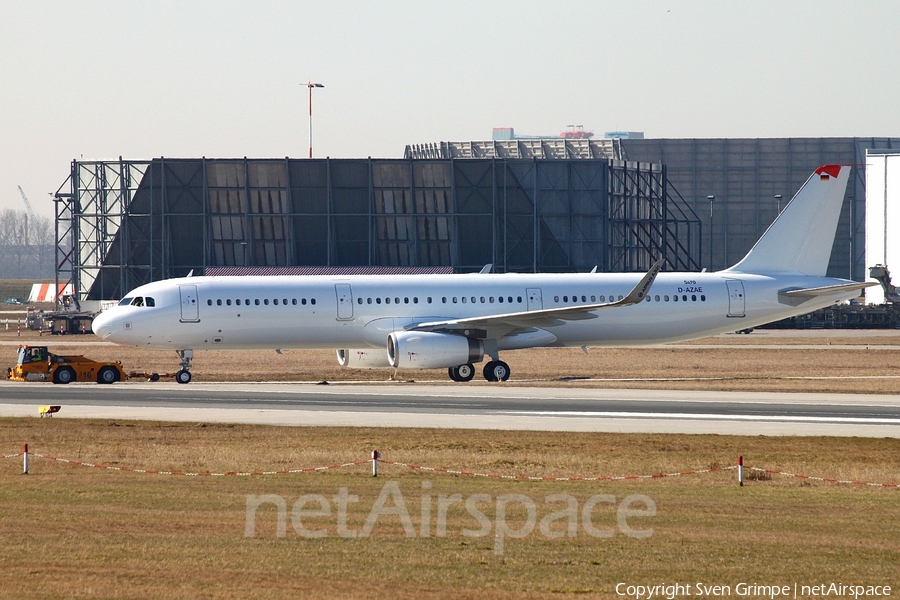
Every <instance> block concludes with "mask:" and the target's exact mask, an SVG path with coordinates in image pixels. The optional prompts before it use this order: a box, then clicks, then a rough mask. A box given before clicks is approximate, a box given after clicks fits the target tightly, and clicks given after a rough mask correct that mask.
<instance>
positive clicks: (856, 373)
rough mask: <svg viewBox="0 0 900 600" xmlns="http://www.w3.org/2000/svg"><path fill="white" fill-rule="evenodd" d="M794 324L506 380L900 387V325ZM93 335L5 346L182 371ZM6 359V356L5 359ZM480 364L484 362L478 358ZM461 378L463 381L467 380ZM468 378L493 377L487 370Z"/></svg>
mask: <svg viewBox="0 0 900 600" xmlns="http://www.w3.org/2000/svg"><path fill="white" fill-rule="evenodd" d="M808 333H809V332H805V333H797V332H794V333H793V334H792V333H790V332H777V331H762V330H758V331H756V332H754V333H753V334H751V335H726V336H716V337H713V338H705V339H702V340H697V341H696V342H694V343H689V344H680V345H676V346H657V347H649V348H593V349H591V350H590V351H589V353H588V354H587V355H585V354H584V353H583V352H582V351H581V350H580V349H575V348H536V349H531V350H515V351H510V352H505V353H504V354H503V359H504V360H506V361H507V362H508V363H509V364H510V366H511V368H512V379H511V380H510V381H509V382H507V385H541V386H554V387H603V388H613V387H619V388H665V389H700V390H757V391H787V392H790V391H804V392H852V393H873V394H879V393H880V394H898V393H900V331H897V332H895V331H881V332H877V335H876V334H875V332H858V334H856V333H855V334H853V335H846V334H841V333H840V332H826V331H823V332H817V333H816V334H815V335H809V334H808ZM96 340H97V338H96V337H94V336H92V335H86V336H81V335H75V336H43V337H39V336H38V335H37V334H36V333H35V332H28V331H26V332H23V336H21V337H19V336H17V335H16V331H15V329H10V330H3V329H0V343H5V344H8V345H7V346H6V349H4V346H3V345H0V352H3V353H4V355H5V357H6V364H7V366H11V365H12V364H13V363H14V362H15V348H14V347H10V346H9V345H13V344H15V343H31V344H44V345H48V346H49V347H50V350H51V352H56V353H57V354H84V355H86V356H88V357H90V358H93V359H96V360H120V361H122V363H123V365H124V366H125V369H126V370H139V371H156V372H160V373H165V372H173V371H175V370H177V365H178V360H177V357H176V355H175V353H174V352H173V351H168V350H165V351H163V350H145V349H139V348H129V347H120V346H114V345H111V344H96V345H88V346H78V345H69V342H71V341H76V342H82V341H91V342H96ZM3 365H4V362H3V361H2V360H0V367H2V366H3ZM478 367H480V365H478ZM192 373H193V375H194V378H195V380H196V381H261V380H263V381H322V380H327V381H384V380H386V379H387V378H388V377H391V376H392V375H393V376H395V377H396V378H397V379H400V380H403V381H410V380H415V381H436V382H441V383H447V382H449V379H448V378H447V371H446V369H433V370H424V371H414V370H401V371H399V372H397V373H396V374H394V373H393V371H392V370H391V369H344V368H342V367H340V366H339V365H338V363H337V359H336V358H335V354H334V351H331V350H302V351H301V350H285V351H284V352H283V353H282V354H278V353H276V352H275V351H274V350H253V351H249V350H245V351H215V350H210V351H197V352H196V353H195V358H194V367H193V370H192ZM461 385H462V384H461ZM464 385H470V386H471V385H488V384H487V383H486V382H485V381H483V380H482V379H481V376H480V374H479V375H478V377H476V379H475V380H473V381H471V382H469V383H468V384H464Z"/></svg>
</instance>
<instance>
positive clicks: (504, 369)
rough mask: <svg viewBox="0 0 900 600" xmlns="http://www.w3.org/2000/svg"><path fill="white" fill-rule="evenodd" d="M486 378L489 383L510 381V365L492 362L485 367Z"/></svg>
mask: <svg viewBox="0 0 900 600" xmlns="http://www.w3.org/2000/svg"><path fill="white" fill-rule="evenodd" d="M484 378H485V379H487V380H488V381H506V380H507V379H509V365H508V364H506V363H505V362H503V361H502V360H492V361H491V362H489V363H488V364H486V365H484Z"/></svg>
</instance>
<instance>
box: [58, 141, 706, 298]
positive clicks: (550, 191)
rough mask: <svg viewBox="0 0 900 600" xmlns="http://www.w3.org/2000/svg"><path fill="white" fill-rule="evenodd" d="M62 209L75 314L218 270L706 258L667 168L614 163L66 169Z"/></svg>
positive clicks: (555, 268)
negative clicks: (155, 284)
mask: <svg viewBox="0 0 900 600" xmlns="http://www.w3.org/2000/svg"><path fill="white" fill-rule="evenodd" d="M66 188H67V189H66ZM56 200H57V218H56V220H57V257H58V260H57V264H58V266H59V268H58V273H57V277H58V279H59V283H71V284H73V287H74V289H75V290H76V293H77V295H78V299H79V300H80V301H84V300H110V299H118V298H121V297H122V296H123V295H124V294H125V293H127V292H128V291H129V290H131V289H133V288H135V287H137V286H139V285H142V284H144V283H148V282H151V281H157V280H160V279H166V278H170V277H180V276H185V275H187V274H188V273H190V272H193V273H194V274H195V275H199V274H201V273H205V272H206V271H207V269H211V268H221V267H231V268H235V269H245V270H246V269H248V268H256V267H266V268H270V269H278V268H283V269H291V268H297V267H360V268H363V267H364V268H373V267H398V268H428V267H430V268H438V267H452V268H453V269H454V270H456V271H457V272H468V271H478V270H480V269H481V268H482V267H483V266H484V265H485V264H487V263H491V264H493V265H494V270H495V271H497V272H576V271H589V270H591V269H593V268H595V267H596V268H598V269H599V270H601V271H642V270H646V269H647V268H649V266H650V265H651V264H652V263H653V262H654V261H655V260H657V259H658V258H665V259H666V261H667V268H669V269H679V270H698V269H699V257H700V256H701V246H700V240H701V238H702V236H701V235H700V233H701V231H700V220H699V219H698V218H697V216H696V215H695V214H693V213H692V212H691V210H690V209H689V208H688V207H687V205H686V204H685V203H684V202H683V200H680V199H679V197H678V195H677V193H675V192H674V190H673V189H671V187H670V186H669V185H668V183H667V180H666V167H665V166H664V165H659V164H649V163H637V162H631V161H623V160H614V159H585V158H569V159H546V158H538V157H532V158H530V159H528V158H526V159H523V158H496V157H495V158H451V159H414V158H406V159H371V158H370V159H291V158H284V159H248V158H244V159H208V158H196V159H167V158H156V159H153V160H150V161H126V160H122V159H119V160H118V161H73V163H72V167H71V172H70V175H69V178H68V179H67V180H66V183H64V184H63V186H61V188H60V191H58V192H57V194H56Z"/></svg>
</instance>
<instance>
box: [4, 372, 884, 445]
mask: <svg viewBox="0 0 900 600" xmlns="http://www.w3.org/2000/svg"><path fill="white" fill-rule="evenodd" d="M45 404H57V405H60V406H62V410H61V411H60V413H59V414H58V416H57V417H55V418H57V419H58V418H66V417H68V418H72V417H76V418H107V419H144V420H158V421H186V422H221V423H251V424H267V425H294V426H299V425H306V426H318V425H322V426H345V425H346V426H363V427H365V426H374V427H394V426H396V427H441V428H462V429H465V428H472V429H509V430H516V429H519V430H546V431H593V432H635V433H638V432H639V433H718V434H734V435H835V436H863V437H894V438H897V437H900V396H898V395H863V394H796V393H770V392H765V393H762V392H761V393H753V392H702V391H673V390H618V389H615V390H603V389H568V388H535V387H514V386H511V385H503V384H500V385H468V386H467V385H448V384H443V383H441V384H432V385H428V384H405V383H387V382H386V383H376V384H366V385H353V384H330V385H316V384H313V383H191V384H189V385H178V384H175V383H167V382H158V383H130V382H129V383H117V384H114V385H111V386H102V385H96V384H88V383H84V384H78V383H76V384H70V385H52V384H45V383H29V384H23V383H17V382H0V416H36V415H37V407H38V406H40V405H45Z"/></svg>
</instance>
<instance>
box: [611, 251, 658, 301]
mask: <svg viewBox="0 0 900 600" xmlns="http://www.w3.org/2000/svg"><path fill="white" fill-rule="evenodd" d="M665 262H666V259H664V258H661V259H659V260H658V261H656V262H655V263H653V266H652V267H650V270H649V271H647V274H646V275H644V276H643V277H641V280H640V281H638V284H637V285H636V286H634V289H633V290H631V292H630V293H629V294H628V295H627V296H625V297H624V298H622V299H621V300H619V301H618V302H616V304H617V305H619V306H628V305H629V304H637V303H638V302H643V301H644V299H645V298H646V297H647V292H649V291H650V286H652V285H653V282H654V281H655V280H656V276H657V275H659V272H660V271H662V267H663V264H664V263H665Z"/></svg>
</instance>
